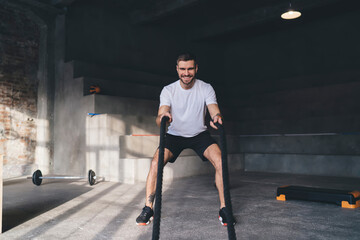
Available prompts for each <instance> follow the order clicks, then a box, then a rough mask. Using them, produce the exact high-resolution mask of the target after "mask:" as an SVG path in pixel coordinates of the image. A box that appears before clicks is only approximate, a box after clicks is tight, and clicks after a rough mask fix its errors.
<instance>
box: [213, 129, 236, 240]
mask: <svg viewBox="0 0 360 240" xmlns="http://www.w3.org/2000/svg"><path fill="white" fill-rule="evenodd" d="M215 126H216V127H217V128H218V129H219V131H220V149H221V160H222V175H223V185H224V197H225V206H226V208H225V215H226V219H227V230H228V237H229V239H230V240H236V233H235V228H234V223H235V219H234V216H233V211H232V205H231V196H230V190H229V170H228V161H227V147H226V135H225V129H224V126H223V125H221V124H220V123H215Z"/></svg>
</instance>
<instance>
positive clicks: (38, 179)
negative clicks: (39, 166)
mask: <svg viewBox="0 0 360 240" xmlns="http://www.w3.org/2000/svg"><path fill="white" fill-rule="evenodd" d="M85 178H87V179H88V182H89V184H90V185H94V184H95V182H96V174H95V172H94V171H93V170H91V169H90V170H89V172H88V176H87V177H82V176H43V175H42V173H41V171H40V170H36V171H35V172H34V173H33V175H32V182H33V183H34V184H35V185H37V186H40V185H41V183H42V180H43V179H73V180H78V179H85Z"/></svg>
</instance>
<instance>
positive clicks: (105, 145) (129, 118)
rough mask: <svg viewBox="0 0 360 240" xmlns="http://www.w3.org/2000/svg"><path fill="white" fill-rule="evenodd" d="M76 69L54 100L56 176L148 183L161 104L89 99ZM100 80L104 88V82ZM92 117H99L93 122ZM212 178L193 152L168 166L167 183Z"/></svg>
mask: <svg viewBox="0 0 360 240" xmlns="http://www.w3.org/2000/svg"><path fill="white" fill-rule="evenodd" d="M76 66H79V64H76V62H74V61H72V62H69V63H67V64H65V74H64V81H63V82H61V84H59V85H58V86H57V92H56V95H55V96H56V97H55V121H54V123H55V130H54V133H55V145H54V159H55V160H54V164H55V165H54V171H55V172H56V173H61V174H70V175H85V174H86V173H87V171H88V170H89V169H92V170H94V171H95V172H96V174H97V175H98V176H101V177H104V178H105V180H110V181H117V182H126V183H135V182H141V181H146V177H147V173H148V170H149V167H150V163H151V159H152V156H153V154H154V152H155V150H156V149H157V147H158V144H159V137H158V134H159V128H158V127H157V126H156V124H155V118H156V114H157V109H158V106H159V101H158V100H151V99H146V98H145V99H144V98H143V99H139V98H129V97H121V96H108V95H101V94H94V95H87V94H88V93H87V91H85V90H84V84H85V83H86V82H87V81H88V78H85V77H74V76H77V75H76V74H75V72H78V70H75V69H76ZM97 67H98V68H99V66H97ZM119 72H120V74H119V75H118V77H119V79H122V74H123V72H122V71H119ZM84 75H87V74H85V73H84ZM133 78H136V74H135V75H134V76H133ZM159 78H161V76H159ZM98 80H99V83H100V84H102V81H101V79H98ZM105 81H106V80H105ZM114 86H119V87H121V86H123V85H122V81H121V80H118V81H117V83H114ZM135 86H137V84H136V83H135ZM143 86H146V85H143ZM83 90H84V91H83ZM157 97H158V96H157ZM88 113H96V114H99V115H95V116H89V115H88ZM139 135H140V136H139ZM230 142H232V143H231V144H229V153H230V156H229V161H230V163H231V164H232V165H231V166H232V167H231V169H232V171H235V170H239V169H243V168H244V161H243V154H242V153H239V151H238V149H239V148H238V145H237V144H234V143H235V142H236V141H230ZM210 172H213V167H212V166H211V164H209V163H208V162H206V163H204V162H202V161H201V160H200V158H199V157H198V156H196V154H195V153H194V152H193V151H184V153H182V155H181V156H180V158H179V160H178V161H177V162H176V167H175V164H169V165H168V166H166V168H165V173H164V179H166V180H171V179H174V178H180V177H188V176H193V175H198V174H205V173H210Z"/></svg>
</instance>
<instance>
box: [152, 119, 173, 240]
mask: <svg viewBox="0 0 360 240" xmlns="http://www.w3.org/2000/svg"><path fill="white" fill-rule="evenodd" d="M167 121H169V118H168V117H163V118H162V119H161V124H160V145H159V162H158V173H157V179H156V192H155V208H154V210H155V211H154V212H155V213H154V225H153V234H152V240H158V239H159V237H160V217H161V199H162V182H163V169H164V147H165V128H166V122H167Z"/></svg>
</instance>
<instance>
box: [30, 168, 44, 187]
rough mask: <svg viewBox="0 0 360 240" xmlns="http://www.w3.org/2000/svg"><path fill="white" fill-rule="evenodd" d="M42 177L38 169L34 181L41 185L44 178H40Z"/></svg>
mask: <svg viewBox="0 0 360 240" xmlns="http://www.w3.org/2000/svg"><path fill="white" fill-rule="evenodd" d="M40 177H42V173H41V171H40V170H36V171H35V172H34V173H33V175H32V182H33V183H34V184H35V185H37V186H40V185H41V182H42V179H40Z"/></svg>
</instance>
